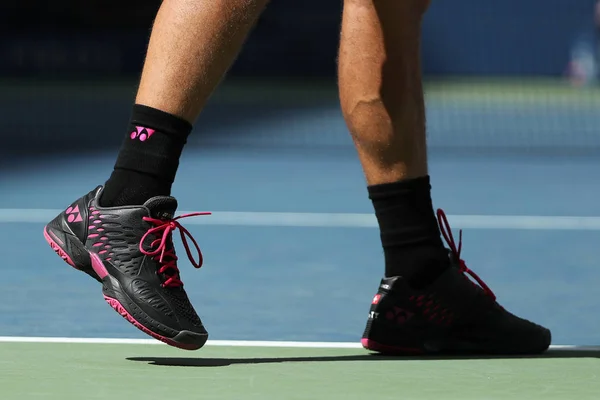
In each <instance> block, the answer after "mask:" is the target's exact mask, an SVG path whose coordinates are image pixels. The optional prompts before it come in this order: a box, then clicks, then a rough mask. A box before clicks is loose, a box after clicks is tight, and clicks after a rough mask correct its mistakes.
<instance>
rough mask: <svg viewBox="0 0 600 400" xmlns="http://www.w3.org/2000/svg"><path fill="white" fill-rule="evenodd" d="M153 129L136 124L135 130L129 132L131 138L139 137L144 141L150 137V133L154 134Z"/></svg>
mask: <svg viewBox="0 0 600 400" xmlns="http://www.w3.org/2000/svg"><path fill="white" fill-rule="evenodd" d="M154 132H155V130H154V129H150V128H144V127H143V126H136V127H135V130H134V131H133V132H131V135H130V137H131V139H132V140H135V139H139V140H140V142H145V141H146V140H148V139H150V137H151V136H152V135H154Z"/></svg>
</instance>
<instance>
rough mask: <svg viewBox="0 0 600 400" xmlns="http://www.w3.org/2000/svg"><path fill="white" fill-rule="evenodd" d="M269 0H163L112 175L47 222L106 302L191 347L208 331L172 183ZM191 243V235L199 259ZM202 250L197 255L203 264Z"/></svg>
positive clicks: (58, 247) (49, 232) (160, 335)
mask: <svg viewBox="0 0 600 400" xmlns="http://www.w3.org/2000/svg"><path fill="white" fill-rule="evenodd" d="M266 3H267V0H211V1H198V0H164V1H163V3H162V5H161V8H160V11H159V12H158V15H157V17H156V21H155V23H154V27H153V30H152V35H151V38H150V43H149V48H148V53H147V57H146V61H145V65H144V69H143V73H142V77H141V83H140V86H139V90H138V94H137V97H136V104H135V105H134V106H133V110H132V114H131V122H130V126H129V128H128V130H127V131H126V135H125V139H124V141H123V145H122V147H121V150H120V152H119V155H118V157H117V161H116V164H115V167H114V171H113V173H112V175H111V176H110V178H109V179H108V181H107V182H106V184H105V185H104V186H99V187H97V188H96V189H94V190H92V191H91V192H90V193H88V194H87V195H85V196H83V197H82V198H80V199H78V200H76V201H75V202H73V203H72V204H71V205H70V206H69V207H68V208H67V209H66V210H65V211H64V212H62V213H61V214H60V215H58V216H57V217H56V218H55V219H54V220H53V221H51V222H50V223H49V224H48V225H47V226H46V227H45V230H44V236H45V238H46V240H47V241H48V242H49V243H50V245H51V246H52V247H53V249H54V250H55V251H56V252H57V253H58V254H59V255H60V256H61V257H62V258H63V259H64V260H65V261H66V262H68V263H69V264H70V265H72V266H73V267H75V268H77V269H80V270H82V271H84V272H86V273H87V274H89V275H90V276H92V277H93V278H95V279H97V280H99V281H101V282H102V291H103V294H104V297H105V299H106V301H107V302H108V303H109V304H110V305H111V306H112V307H113V308H114V309H115V310H116V311H118V312H119V313H120V314H121V315H122V316H123V317H125V318H126V319H127V320H129V322H131V323H132V324H134V325H135V326H137V327H138V328H140V329H141V330H143V331H144V332H146V333H148V334H149V335H151V336H153V337H155V338H157V339H159V340H163V341H165V342H166V343H168V344H170V345H173V346H177V347H181V348H184V349H197V348H199V347H201V346H202V345H203V344H204V342H205V341H206V339H207V336H208V334H207V333H206V330H205V329H204V327H203V325H202V322H201V321H200V319H199V318H198V316H197V314H196V312H195V311H194V309H193V307H192V305H191V304H190V302H189V300H188V298H187V295H186V293H185V291H184V290H183V284H182V282H181V279H180V275H179V270H178V268H177V257H176V256H175V251H174V247H173V243H172V241H171V234H172V231H173V230H175V229H182V228H181V226H180V225H179V222H178V221H177V218H174V216H173V214H174V213H175V210H176V208H177V201H176V200H175V199H174V198H172V197H170V196H169V195H170V191H171V185H172V183H173V181H174V179H175V174H176V172H177V168H178V165H179V157H180V155H181V152H182V150H183V147H184V145H185V143H186V140H187V137H188V135H189V134H190V132H191V130H192V123H193V122H194V120H195V119H196V118H197V116H198V114H199V113H200V110H201V109H202V107H203V106H204V104H205V103H206V101H207V99H208V98H209V96H210V94H211V93H212V91H213V89H214V88H215V87H216V86H217V84H218V83H219V81H220V79H221V77H222V76H223V75H224V74H225V72H226V70H227V69H228V68H229V66H230V64H231V63H232V61H233V60H234V58H235V56H236V54H237V53H238V51H239V49H240V47H241V45H242V43H243V41H244V39H245V38H246V36H247V34H248V32H249V30H250V28H251V27H252V25H253V24H254V22H255V20H256V19H257V17H258V16H259V14H260V12H261V11H262V9H263V8H264V6H265V4H266ZM182 232H183V233H187V231H185V230H184V229H182ZM188 236H189V234H188ZM191 242H193V243H189V244H188V243H184V244H185V247H186V250H188V252H187V253H188V257H190V259H192V257H193V255H194V254H193V253H195V251H192V252H190V251H189V247H190V245H191V246H192V247H193V245H196V243H195V242H194V241H193V240H192V241H191ZM195 247H196V249H197V245H196V246H195ZM197 250H198V257H199V259H198V260H196V261H194V260H192V263H193V264H194V265H195V266H196V267H199V266H200V265H201V263H202V259H201V255H200V250H199V249H197Z"/></svg>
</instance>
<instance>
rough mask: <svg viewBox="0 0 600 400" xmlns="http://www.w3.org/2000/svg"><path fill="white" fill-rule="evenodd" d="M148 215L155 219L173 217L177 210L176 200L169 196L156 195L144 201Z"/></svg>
mask: <svg viewBox="0 0 600 400" xmlns="http://www.w3.org/2000/svg"><path fill="white" fill-rule="evenodd" d="M144 206H145V207H146V208H147V209H148V211H150V216H151V217H152V218H157V219H173V217H174V216H175V210H177V200H176V199H175V198H174V197H170V196H157V197H153V198H151V199H150V200H148V201H146V202H145V203H144Z"/></svg>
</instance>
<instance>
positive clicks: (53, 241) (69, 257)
mask: <svg viewBox="0 0 600 400" xmlns="http://www.w3.org/2000/svg"><path fill="white" fill-rule="evenodd" d="M44 238H45V239H46V241H47V242H48V244H49V245H50V247H51V248H52V250H54V251H55V252H56V254H57V255H58V256H59V257H60V258H62V259H63V260H64V261H65V262H66V263H67V264H69V265H70V266H71V267H73V268H75V269H77V270H79V271H82V272H85V273H86V274H88V275H89V276H91V277H92V278H94V279H95V280H97V281H98V282H101V280H100V278H99V277H98V275H97V274H96V273H95V272H94V270H93V268H92V264H91V260H90V255H89V253H88V251H87V250H86V249H85V247H84V246H83V244H82V243H81V242H80V241H79V239H77V238H76V237H75V236H73V235H71V234H69V233H67V232H64V231H62V230H58V229H55V228H53V227H52V226H51V224H48V225H46V226H45V227H44Z"/></svg>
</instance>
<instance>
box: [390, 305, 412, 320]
mask: <svg viewBox="0 0 600 400" xmlns="http://www.w3.org/2000/svg"><path fill="white" fill-rule="evenodd" d="M413 315H414V314H413V313H411V312H409V311H406V310H403V309H401V308H400V307H396V306H394V308H393V309H392V310H390V311H388V312H387V313H386V314H385V318H386V319H387V320H389V321H394V322H396V323H397V324H404V323H406V322H408V320H410V319H411V318H412V316H413Z"/></svg>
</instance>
